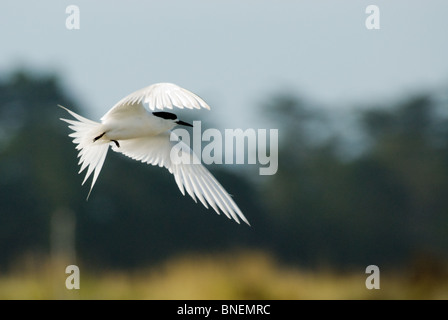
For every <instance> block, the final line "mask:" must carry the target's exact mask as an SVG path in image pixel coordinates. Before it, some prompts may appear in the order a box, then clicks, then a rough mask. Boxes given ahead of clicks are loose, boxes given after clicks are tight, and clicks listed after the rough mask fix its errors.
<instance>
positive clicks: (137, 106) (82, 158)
mask: <svg viewBox="0 0 448 320" xmlns="http://www.w3.org/2000/svg"><path fill="white" fill-rule="evenodd" d="M145 106H146V107H147V108H145ZM59 107H61V108H63V109H64V110H66V111H67V112H68V113H69V114H70V115H71V116H73V118H75V119H76V120H73V119H63V118H61V120H62V121H65V122H67V123H68V124H69V128H70V129H71V130H73V131H74V132H72V133H71V134H69V136H70V137H72V138H73V143H75V144H76V149H77V150H79V153H78V158H79V163H78V164H79V165H81V168H80V170H79V172H78V173H81V172H82V171H84V170H85V169H87V173H86V176H85V178H84V181H83V182H82V184H84V183H85V182H86V180H87V179H88V178H89V176H90V175H91V174H92V173H93V178H92V184H91V186H90V190H89V194H88V196H87V198H89V196H90V193H91V192H92V189H93V186H94V185H95V182H96V180H97V178H98V175H99V174H100V171H101V168H102V166H103V164H104V160H105V159H106V155H107V151H108V150H109V147H111V148H112V150H113V151H115V152H120V153H122V154H124V155H126V156H128V157H130V158H132V159H135V160H139V161H141V162H144V163H148V164H151V165H154V166H156V165H158V166H159V167H165V168H166V169H168V171H169V172H170V173H171V174H173V176H174V180H175V181H176V183H177V186H178V187H179V189H180V191H181V192H182V194H183V195H185V190H186V191H187V193H188V194H189V195H190V196H191V197H192V198H193V200H194V201H195V202H197V200H196V198H197V199H199V201H200V202H201V203H202V204H203V205H204V206H205V207H206V208H208V205H210V206H211V207H212V208H213V209H214V210H215V211H216V213H218V214H220V211H222V212H223V213H224V214H225V215H226V216H227V217H228V218H229V219H234V220H235V221H236V222H238V223H240V219H241V220H243V221H244V222H245V223H247V224H248V225H250V224H249V222H248V220H247V219H246V217H245V216H244V215H243V213H242V212H241V210H240V209H239V208H238V206H237V205H236V203H235V202H234V201H233V199H232V198H231V196H230V195H229V194H228V193H227V191H226V190H225V189H224V188H223V187H222V186H221V184H220V183H219V182H218V181H217V180H216V179H215V177H214V176H213V175H212V174H211V173H210V172H209V171H208V170H207V169H206V168H205V167H204V166H203V165H202V164H201V163H200V161H199V160H198V159H197V157H196V155H195V154H194V153H193V151H192V150H191V149H190V148H189V147H188V146H187V145H186V144H185V143H183V142H182V141H177V142H176V143H174V142H173V141H174V140H176V139H172V140H173V141H171V140H170V136H172V135H175V133H174V132H171V130H172V129H173V128H174V127H175V126H177V125H183V126H192V125H191V124H189V123H187V122H184V121H182V120H179V119H178V118H177V116H176V115H175V114H174V113H171V112H167V111H162V110H166V109H169V110H172V109H173V108H179V109H184V108H187V109H208V110H210V107H209V106H208V105H207V103H205V101H204V100H202V99H201V98H200V97H199V96H197V95H196V94H194V93H192V92H190V91H188V90H186V89H184V88H181V87H179V86H177V85H175V84H172V83H156V84H153V85H150V86H148V87H145V88H143V89H140V90H137V91H135V92H134V93H131V94H130V95H128V96H126V97H124V98H123V99H121V100H120V101H119V102H117V103H116V104H115V105H114V106H113V107H112V108H111V109H110V110H109V111H108V112H107V113H106V114H105V115H104V116H103V117H102V118H101V122H96V121H92V120H89V119H86V118H84V117H82V116H80V115H78V114H76V113H75V112H73V111H71V110H69V109H67V108H66V107H63V106H61V105H59ZM175 137H176V136H175ZM177 140H179V139H177ZM173 148H174V149H176V148H178V149H181V151H182V152H186V153H187V155H188V157H189V158H190V159H195V160H196V161H189V162H187V161H172V159H171V157H170V153H171V152H172V150H173ZM175 151H176V152H178V151H179V150H175Z"/></svg>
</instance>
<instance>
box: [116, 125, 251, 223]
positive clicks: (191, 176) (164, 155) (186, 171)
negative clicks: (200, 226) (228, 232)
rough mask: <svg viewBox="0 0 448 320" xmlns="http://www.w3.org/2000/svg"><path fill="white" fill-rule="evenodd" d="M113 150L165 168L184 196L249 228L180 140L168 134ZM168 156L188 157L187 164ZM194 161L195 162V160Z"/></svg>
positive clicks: (235, 206) (126, 142)
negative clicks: (172, 139) (174, 139)
mask: <svg viewBox="0 0 448 320" xmlns="http://www.w3.org/2000/svg"><path fill="white" fill-rule="evenodd" d="M171 134H173V135H174V133H171ZM112 149H113V150H114V151H116V152H120V153H123V154H124V155H126V156H128V157H130V158H132V159H135V160H138V161H142V162H145V163H148V164H152V165H158V166H160V167H162V166H163V167H165V168H167V169H168V170H169V172H170V173H172V174H173V175H174V179H175V180H176V183H177V186H178V187H179V189H180V191H181V192H182V194H183V195H185V190H186V191H187V193H188V194H189V195H190V196H191V197H192V198H193V200H194V201H195V202H197V200H196V198H198V199H199V201H201V203H202V204H203V205H204V206H205V207H206V208H208V205H210V206H211V207H212V208H213V209H214V210H215V211H216V213H218V214H220V211H219V210H221V211H222V212H224V214H225V215H226V216H227V217H228V218H229V219H231V218H233V219H234V220H235V221H236V222H238V223H239V219H241V220H243V221H244V222H246V223H247V224H248V225H250V224H249V222H248V221H247V219H246V217H245V216H244V215H243V213H242V212H241V210H240V209H239V208H238V206H237V205H236V203H235V202H234V201H233V200H232V198H231V197H230V195H229V194H228V193H227V191H226V190H225V189H224V188H223V187H222V186H221V184H220V183H219V182H218V181H217V180H216V179H215V177H214V176H213V175H212V174H211V173H210V172H209V171H208V170H207V169H206V168H205V167H204V166H203V165H202V164H199V161H198V159H197V157H196V155H195V154H194V153H193V151H192V150H191V149H190V148H189V147H188V146H187V145H186V144H185V143H183V142H182V141H179V142H173V141H170V132H166V133H164V134H161V135H158V136H153V137H141V138H136V139H129V140H120V147H113V148H112ZM171 153H176V154H178V155H179V154H180V156H179V158H182V159H184V160H186V159H187V158H188V159H189V161H188V163H186V161H172V159H171ZM182 153H183V154H182ZM195 158H196V160H197V162H198V163H196V161H194V159H195ZM218 208H219V209H218Z"/></svg>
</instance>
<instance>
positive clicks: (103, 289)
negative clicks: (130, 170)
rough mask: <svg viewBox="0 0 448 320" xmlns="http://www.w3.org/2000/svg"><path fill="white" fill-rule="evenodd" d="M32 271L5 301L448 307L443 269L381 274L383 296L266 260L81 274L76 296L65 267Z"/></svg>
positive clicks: (193, 258)
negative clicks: (344, 302) (439, 303)
mask: <svg viewBox="0 0 448 320" xmlns="http://www.w3.org/2000/svg"><path fill="white" fill-rule="evenodd" d="M32 265H33V266H31V267H30V266H29V267H25V268H20V267H18V268H16V270H15V271H14V272H12V273H8V274H1V275H0V298H1V299H172V300H176V299H273V300H276V299H287V300H289V299H448V278H447V277H446V273H445V271H446V269H443V270H442V272H436V273H434V272H432V273H430V272H426V273H423V274H415V273H414V274H411V273H409V272H408V271H403V272H394V273H392V272H389V273H386V272H383V271H382V272H381V278H380V281H381V282H380V283H381V287H380V289H378V290H375V289H372V290H368V289H366V286H365V281H366V278H367V276H368V275H367V274H365V273H364V272H365V270H364V269H362V270H355V269H354V270H353V271H351V272H342V273H341V272H336V271H332V270H331V269H322V270H305V269H299V268H297V267H292V266H287V265H283V264H280V263H278V262H277V261H276V260H275V259H274V258H273V257H272V256H271V255H269V254H266V253H262V252H236V253H235V252H233V253H226V254H216V255H199V254H192V255H185V256H181V257H174V258H172V259H169V260H168V261H166V262H164V263H161V264H158V265H156V266H152V267H149V268H147V269H140V270H138V271H132V272H126V271H119V272H117V271H115V272H114V271H103V272H100V271H99V270H95V271H90V270H88V269H86V268H83V267H82V266H80V277H81V278H80V279H81V280H80V289H79V290H68V289H66V287H65V280H66V277H67V276H68V275H67V274H65V265H64V264H63V263H62V262H61V261H59V262H54V261H53V262H47V263H45V265H40V266H37V265H38V263H36V262H34V263H32ZM444 267H446V266H444Z"/></svg>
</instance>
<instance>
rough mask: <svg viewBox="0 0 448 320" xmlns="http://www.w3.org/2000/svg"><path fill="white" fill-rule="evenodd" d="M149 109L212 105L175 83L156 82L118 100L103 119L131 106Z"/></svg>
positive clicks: (199, 107)
mask: <svg viewBox="0 0 448 320" xmlns="http://www.w3.org/2000/svg"><path fill="white" fill-rule="evenodd" d="M145 106H147V107H148V109H149V110H152V111H154V110H163V109H173V108H174V107H176V108H179V109H184V108H187V109H201V108H204V109H208V110H210V107H209V106H208V105H207V103H205V101H204V100H202V98H200V97H199V96H197V95H196V94H194V93H193V92H190V91H188V90H186V89H184V88H181V87H179V86H178V85H175V84H173V83H156V84H153V85H150V86H148V87H145V88H143V89H140V90H137V91H135V92H133V93H131V94H130V95H128V96H126V97H124V98H123V99H121V100H120V101H118V102H117V103H116V104H115V105H114V106H113V107H112V109H110V110H109V111H108V112H107V113H106V114H105V115H104V116H103V117H102V118H101V120H104V119H107V118H108V117H109V116H111V115H115V113H122V112H127V111H128V109H129V108H142V107H143V108H144V107H145Z"/></svg>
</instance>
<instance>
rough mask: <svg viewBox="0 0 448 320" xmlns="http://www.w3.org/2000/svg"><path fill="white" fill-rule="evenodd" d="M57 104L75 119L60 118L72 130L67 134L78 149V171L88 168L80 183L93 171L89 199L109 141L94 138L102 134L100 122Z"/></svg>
mask: <svg viewBox="0 0 448 320" xmlns="http://www.w3.org/2000/svg"><path fill="white" fill-rule="evenodd" d="M58 106H59V107H61V108H62V109H64V110H66V111H67V112H68V113H69V114H70V115H72V116H73V117H74V118H75V119H76V120H77V121H76V120H68V119H63V118H61V120H62V121H65V122H67V123H68V124H69V126H68V127H69V128H70V129H72V130H73V131H74V132H72V133H71V134H69V137H73V143H75V144H76V149H77V150H79V153H78V158H79V162H78V164H79V165H81V169H80V170H79V172H78V173H81V172H82V171H83V170H84V169H86V168H88V169H87V174H86V176H85V178H84V181H83V182H82V184H84V183H85V182H86V180H87V179H88V178H89V176H90V175H91V174H92V172H93V179H92V185H91V186H90V191H89V194H88V195H87V199H89V196H90V193H91V192H92V189H93V186H94V185H95V182H96V179H97V178H98V175H99V174H100V171H101V168H102V167H103V164H104V160H105V159H106V155H107V150H108V149H109V142H108V141H104V140H102V139H96V140H95V138H96V137H98V136H100V135H101V134H102V132H101V123H99V122H95V121H92V120H89V119H86V118H84V117H82V116H80V115H79V114H76V113H74V112H73V111H71V110H69V109H67V108H65V107H63V106H61V105H58Z"/></svg>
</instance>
